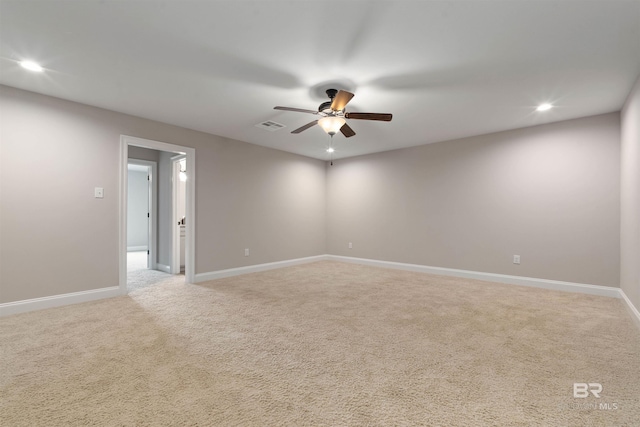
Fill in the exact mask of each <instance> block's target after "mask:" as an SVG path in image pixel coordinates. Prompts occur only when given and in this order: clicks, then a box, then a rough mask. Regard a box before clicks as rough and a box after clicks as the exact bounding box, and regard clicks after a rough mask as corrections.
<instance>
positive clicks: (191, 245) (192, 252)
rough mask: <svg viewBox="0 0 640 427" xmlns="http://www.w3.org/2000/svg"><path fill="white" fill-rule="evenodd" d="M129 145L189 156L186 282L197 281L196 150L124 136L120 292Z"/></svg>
mask: <svg viewBox="0 0 640 427" xmlns="http://www.w3.org/2000/svg"><path fill="white" fill-rule="evenodd" d="M129 145H133V146H136V147H142V148H149V149H152V150H159V151H167V152H171V153H176V154H184V155H186V159H187V170H189V171H190V172H189V174H190V176H189V179H188V180H187V186H186V187H187V188H186V190H187V191H186V193H187V194H186V205H187V206H186V222H187V224H189V227H187V229H186V235H185V283H193V282H194V279H195V258H196V244H195V243H196V242H195V236H196V213H195V211H196V210H195V194H196V150H195V149H194V148H190V147H184V146H181V145H176V144H168V143H166V142H160V141H154V140H151V139H144V138H138V137H135V136H128V135H120V209H119V210H120V215H119V216H120V218H119V222H118V224H119V239H118V240H119V255H120V259H119V267H120V268H119V270H120V271H119V273H120V274H119V287H120V291H121V293H123V294H126V293H127V181H128V170H127V163H128V162H129ZM156 181H157V180H156Z"/></svg>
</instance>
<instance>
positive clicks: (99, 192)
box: [93, 187, 104, 199]
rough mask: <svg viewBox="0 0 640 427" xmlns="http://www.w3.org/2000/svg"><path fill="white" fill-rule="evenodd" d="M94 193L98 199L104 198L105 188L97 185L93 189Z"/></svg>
mask: <svg viewBox="0 0 640 427" xmlns="http://www.w3.org/2000/svg"><path fill="white" fill-rule="evenodd" d="M93 195H94V197H95V198H96V199H102V198H104V188H102V187H96V188H94V189H93Z"/></svg>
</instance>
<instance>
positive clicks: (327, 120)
mask: <svg viewBox="0 0 640 427" xmlns="http://www.w3.org/2000/svg"><path fill="white" fill-rule="evenodd" d="M327 96H328V97H329V99H330V101H326V102H323V103H322V104H320V106H319V107H318V111H315V110H305V109H302V108H291V107H280V106H278V107H273V109H274V110H284V111H295V112H298V113H309V114H315V115H317V116H322V117H321V118H319V119H318V120H314V121H312V122H310V123H307V124H306V125H304V126H302V127H299V128H298V129H295V130H293V131H291V133H300V132H303V131H305V130H307V129H309V128H310V127H313V126H315V125H317V124H318V125H320V127H321V128H322V129H324V131H325V132H326V133H328V134H329V135H331V136H333V135H335V134H336V133H338V131H340V132H342V134H343V135H344V136H345V137H346V138H350V137H352V136H353V135H355V134H356V133H355V132H354V131H353V129H351V127H350V126H349V125H348V124H347V121H346V120H345V119H354V120H377V121H383V122H390V121H391V118H392V117H393V116H392V115H391V114H388V113H353V112H346V111H344V108H345V107H346V106H347V104H348V103H349V101H351V98H353V96H354V94H353V93H351V92H347V91H346V90H340V91H339V90H336V89H327Z"/></svg>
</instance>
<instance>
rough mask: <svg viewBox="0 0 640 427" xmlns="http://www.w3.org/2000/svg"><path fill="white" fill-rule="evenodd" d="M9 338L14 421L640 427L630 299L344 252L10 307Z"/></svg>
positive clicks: (1, 333)
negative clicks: (458, 274) (598, 389)
mask: <svg viewBox="0 0 640 427" xmlns="http://www.w3.org/2000/svg"><path fill="white" fill-rule="evenodd" d="M0 345H1V353H0V357H1V363H2V370H1V371H0V420H1V421H0V424H2V425H7V426H62V425H64V426H68V425H71V426H80V425H82V426H85V425H95V426H103V425H104V426H115V425H123V426H124V425H142V426H145V425H149V426H152V425H153V426H159V425H173V426H196V425H197V426H419V425H429V426H485V425H486V426H637V425H639V424H640V381H639V379H640V332H639V331H638V330H637V329H636V328H635V327H634V325H633V323H632V321H631V319H630V318H629V316H628V314H627V313H626V311H625V308H624V307H623V305H622V303H621V301H620V300H617V299H613V298H605V297H596V296H589V295H581V294H572V293H564V292H557V291H549V290H542V289H535V288H527V287H518V286H511V285H502V284H495V283H488V282H481V281H475V280H466V279H459V278H450V277H442V276H433V275H427V274H421V273H412V272H404V271H395V270H389V269H380V268H374V267H367V266H359V265H352V264H344V263H338V262H330V261H322V262H317V263H313V264H307V265H302V266H296V267H289V268H283V269H279V270H272V271H267V272H262V273H255V274H248V275H244V276H237V277H232V278H226V279H220V280H216V281H211V282H207V283H202V284H199V285H184V284H183V278H182V277H178V278H172V279H168V280H166V281H164V282H162V283H159V284H157V285H155V286H150V287H146V288H142V289H139V290H136V291H133V292H131V293H130V294H129V295H128V296H123V297H117V298H112V299H108V300H102V301H96V302H91V303H84V304H78V305H73V306H68V307H61V308H55V309H48V310H43V311H39V312H32V313H25V314H19V315H14V316H9V317H5V318H2V319H0ZM576 382H580V383H600V384H602V387H603V390H602V393H601V394H600V398H596V397H594V396H590V397H588V398H574V397H573V384H574V383H576ZM614 408H615V409H614Z"/></svg>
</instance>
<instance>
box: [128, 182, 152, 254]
mask: <svg viewBox="0 0 640 427" xmlns="http://www.w3.org/2000/svg"><path fill="white" fill-rule="evenodd" d="M127 184H128V185H127V248H131V247H144V249H145V250H146V249H148V248H147V245H148V237H149V219H148V218H147V213H149V212H150V210H149V181H148V180H147V173H146V172H141V171H132V170H130V171H129V179H128V182H127ZM136 250H141V249H136Z"/></svg>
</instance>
